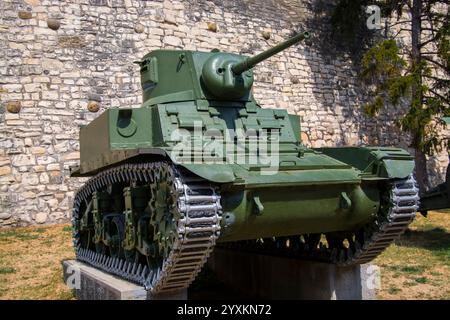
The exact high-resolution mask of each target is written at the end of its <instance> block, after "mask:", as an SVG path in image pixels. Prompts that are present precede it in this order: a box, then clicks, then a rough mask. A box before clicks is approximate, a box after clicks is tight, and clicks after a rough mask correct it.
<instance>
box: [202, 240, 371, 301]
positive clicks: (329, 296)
mask: <svg viewBox="0 0 450 320" xmlns="http://www.w3.org/2000/svg"><path fill="white" fill-rule="evenodd" d="M208 264H209V267H210V268H211V269H212V270H213V272H214V273H215V274H216V275H217V277H218V279H220V280H221V281H223V282H224V283H225V284H226V285H227V286H229V287H232V288H235V289H236V290H238V291H240V292H243V293H245V294H248V295H249V296H250V297H260V298H266V299H320V300H361V299H362V300H374V299H375V298H376V289H375V287H376V286H377V284H378V283H379V272H378V268H377V267H376V266H373V265H367V264H366V265H361V266H353V267H336V266H334V265H332V264H327V263H319V262H309V261H302V260H298V259H289V258H282V257H274V256H266V255H259V254H253V253H246V252H236V251H231V250H225V249H219V248H216V249H215V250H214V251H213V254H212V255H211V257H210V258H209V261H208Z"/></svg>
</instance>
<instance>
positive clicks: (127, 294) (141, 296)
mask: <svg viewBox="0 0 450 320" xmlns="http://www.w3.org/2000/svg"><path fill="white" fill-rule="evenodd" d="M62 265H63V272H64V282H65V283H66V284H67V285H68V286H69V288H71V289H74V290H75V295H76V298H77V299H78V300H186V299H187V290H182V291H180V292H175V293H170V294H169V293H164V294H160V295H157V296H152V295H150V294H149V293H148V292H147V291H146V290H145V289H144V287H142V286H139V285H136V284H134V283H131V282H128V281H125V280H122V279H119V278H117V277H115V276H112V275H110V274H107V273H105V272H103V271H101V270H98V269H95V268H93V267H91V266H89V265H87V264H85V263H82V262H79V261H75V260H65V261H63V263H62Z"/></svg>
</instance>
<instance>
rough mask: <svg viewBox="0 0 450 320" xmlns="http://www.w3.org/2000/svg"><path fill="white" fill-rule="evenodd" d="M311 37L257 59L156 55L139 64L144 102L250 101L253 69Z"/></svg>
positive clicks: (298, 37)
mask: <svg viewBox="0 0 450 320" xmlns="http://www.w3.org/2000/svg"><path fill="white" fill-rule="evenodd" d="M308 37H309V33H308V32H302V33H299V34H297V35H295V36H293V37H291V38H289V39H288V40H286V41H284V42H282V43H280V44H278V45H277V46H275V47H272V48H270V49H268V50H266V51H263V52H261V53H259V54H257V55H255V56H253V57H245V56H242V55H238V54H233V53H226V52H220V51H218V50H213V51H211V52H199V51H178V50H177V51H175V50H155V51H152V52H151V53H149V54H148V55H146V56H145V57H144V58H143V59H142V61H140V62H139V64H140V66H141V83H142V89H143V94H144V101H147V100H151V102H149V104H154V103H155V101H157V102H158V103H161V102H166V101H175V100H179V101H186V100H205V99H206V100H217V99H220V100H225V101H230V100H233V101H249V100H251V93H250V90H251V88H252V85H253V72H252V68H253V67H254V66H255V65H256V64H258V63H260V62H262V61H264V60H266V59H268V58H270V57H271V56H273V55H275V54H277V53H279V52H280V51H282V50H284V49H286V48H288V47H290V46H293V45H294V44H296V43H298V42H300V41H302V40H304V39H307V38H308ZM193 75H194V76H193ZM180 99H181V100H180Z"/></svg>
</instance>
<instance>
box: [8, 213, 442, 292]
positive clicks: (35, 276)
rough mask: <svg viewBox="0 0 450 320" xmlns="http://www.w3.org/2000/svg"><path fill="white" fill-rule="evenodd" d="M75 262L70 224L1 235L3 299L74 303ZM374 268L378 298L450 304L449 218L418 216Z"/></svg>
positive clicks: (13, 230)
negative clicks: (68, 267)
mask: <svg viewBox="0 0 450 320" xmlns="http://www.w3.org/2000/svg"><path fill="white" fill-rule="evenodd" d="M73 258H74V253H73V249H72V234H71V228H70V226H69V225H67V224H64V225H54V226H45V227H28V228H17V229H3V230H0V299H73V295H72V292H71V291H70V290H69V289H68V288H67V287H66V285H65V284H64V281H63V279H62V267H61V261H62V260H64V259H73ZM375 263H376V264H377V265H379V266H380V267H381V286H382V287H381V290H380V291H379V294H378V298H379V299H450V270H449V269H450V213H437V212H431V213H430V214H429V217H428V218H424V217H422V216H421V215H419V214H418V215H417V218H416V220H415V221H414V223H413V224H412V225H411V227H410V229H409V230H408V232H406V234H405V235H403V236H402V237H401V238H400V239H399V240H397V241H396V242H395V244H393V245H391V246H390V247H389V248H388V249H387V250H386V251H385V252H384V253H383V254H382V255H380V256H379V257H378V258H377V259H376V260H375ZM210 282H211V281H210V279H209V280H208V283H210ZM193 287H195V284H194V285H193ZM194 289H195V288H194ZM221 290H222V289H221ZM194 291H195V290H194ZM219 292H220V291H219ZM230 296H233V295H230Z"/></svg>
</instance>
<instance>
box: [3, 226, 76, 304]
mask: <svg viewBox="0 0 450 320" xmlns="http://www.w3.org/2000/svg"><path fill="white" fill-rule="evenodd" d="M71 239H72V231H71V229H70V226H68V225H54V226H46V227H27V228H16V229H3V230H1V231H0V299H72V298H73V295H72V292H71V291H70V290H69V289H68V288H67V287H66V286H65V284H64V282H63V279H62V266H61V261H62V260H64V259H70V258H73V257H74V253H73V249H72V240H71Z"/></svg>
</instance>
